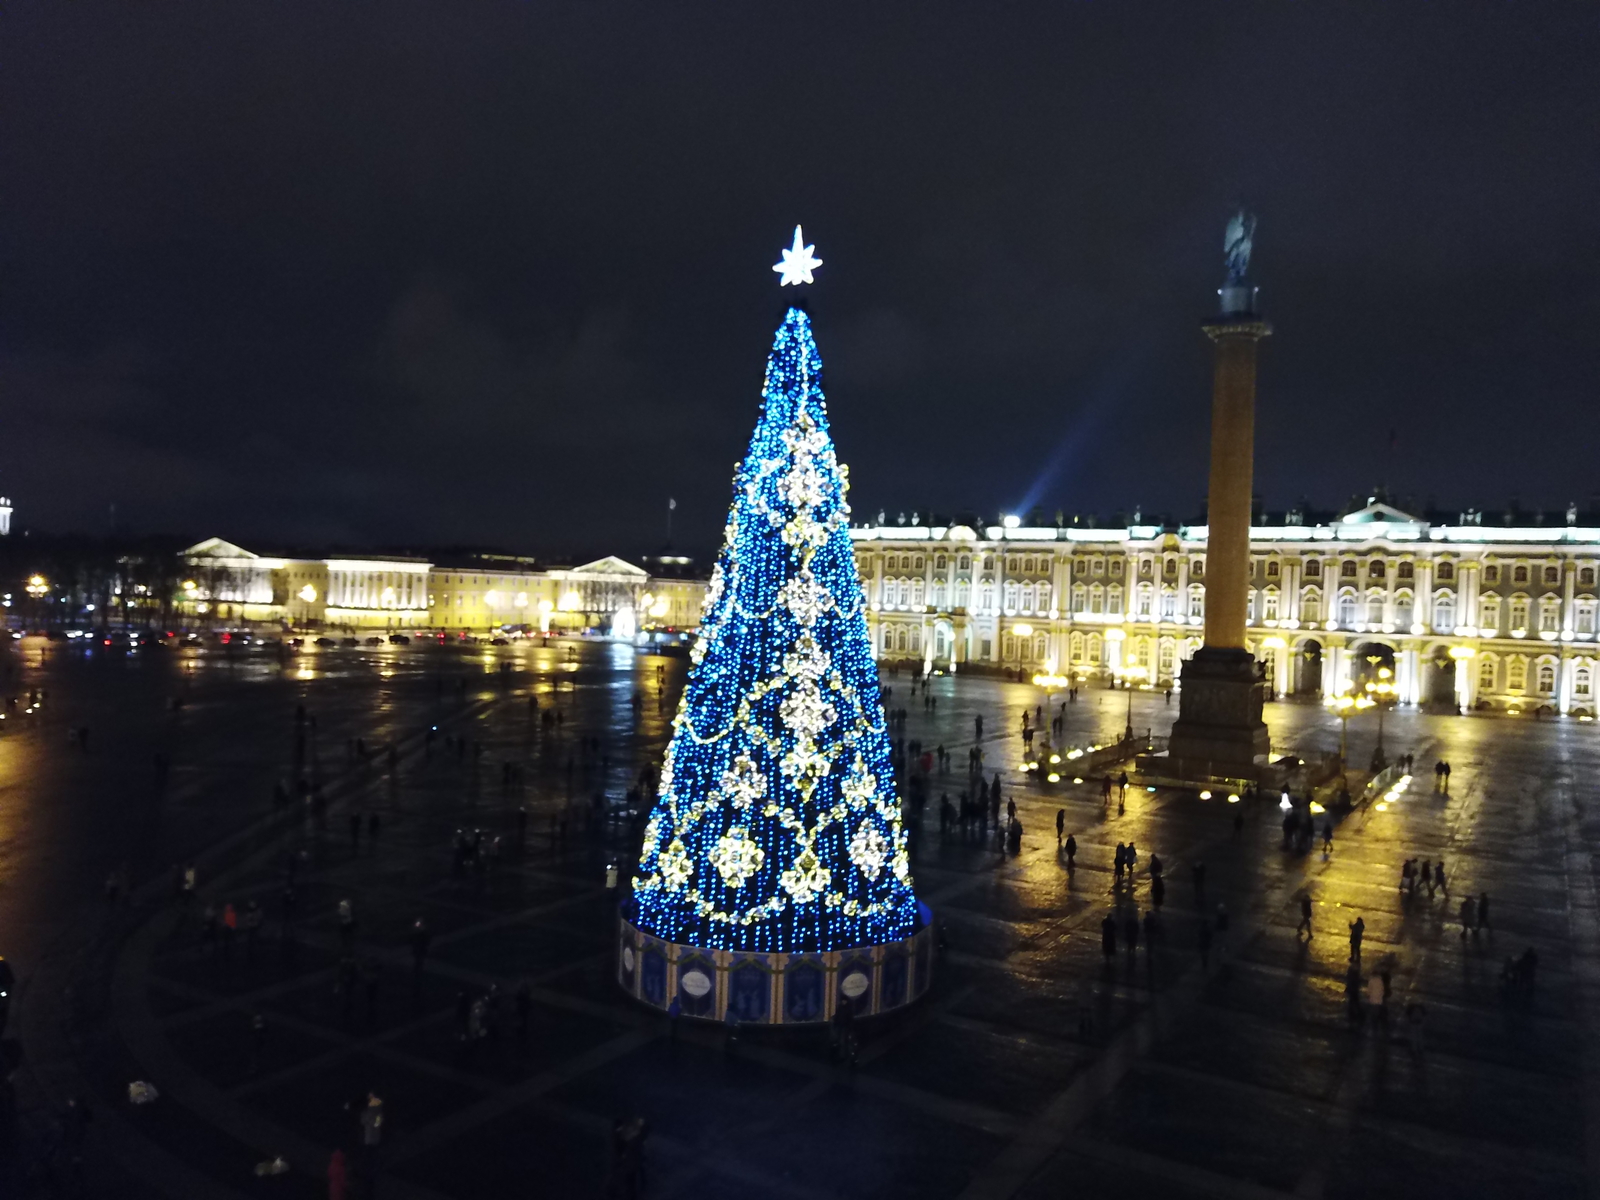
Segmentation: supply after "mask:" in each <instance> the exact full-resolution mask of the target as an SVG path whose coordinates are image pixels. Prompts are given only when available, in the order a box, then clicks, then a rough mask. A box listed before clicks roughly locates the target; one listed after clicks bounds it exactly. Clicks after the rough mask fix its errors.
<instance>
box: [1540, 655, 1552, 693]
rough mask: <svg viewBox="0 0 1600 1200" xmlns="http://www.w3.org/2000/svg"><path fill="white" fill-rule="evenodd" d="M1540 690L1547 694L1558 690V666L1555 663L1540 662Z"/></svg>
mask: <svg viewBox="0 0 1600 1200" xmlns="http://www.w3.org/2000/svg"><path fill="white" fill-rule="evenodd" d="M1539 690H1540V691H1541V692H1543V693H1544V694H1545V695H1546V696H1549V695H1553V694H1554V692H1555V690H1556V668H1555V664H1554V663H1540V664H1539Z"/></svg>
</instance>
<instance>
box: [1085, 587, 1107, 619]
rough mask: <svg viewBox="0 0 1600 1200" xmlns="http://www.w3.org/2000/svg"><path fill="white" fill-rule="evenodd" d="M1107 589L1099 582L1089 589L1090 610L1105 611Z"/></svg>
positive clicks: (1093, 611) (1094, 611)
mask: <svg viewBox="0 0 1600 1200" xmlns="http://www.w3.org/2000/svg"><path fill="white" fill-rule="evenodd" d="M1105 610H1106V590H1105V588H1103V587H1101V586H1100V585H1099V584H1098V583H1097V584H1095V585H1094V586H1093V587H1092V588H1090V589H1089V611H1090V612H1092V613H1100V612H1105Z"/></svg>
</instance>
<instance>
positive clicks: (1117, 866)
mask: <svg viewBox="0 0 1600 1200" xmlns="http://www.w3.org/2000/svg"><path fill="white" fill-rule="evenodd" d="M1127 863H1128V848H1127V847H1126V846H1124V845H1123V844H1122V843H1121V842H1118V843H1117V852H1116V855H1115V856H1114V857H1113V858H1112V860H1111V866H1112V870H1113V872H1115V874H1116V880H1117V883H1119V884H1120V883H1121V882H1122V868H1123V867H1125V866H1126V865H1127Z"/></svg>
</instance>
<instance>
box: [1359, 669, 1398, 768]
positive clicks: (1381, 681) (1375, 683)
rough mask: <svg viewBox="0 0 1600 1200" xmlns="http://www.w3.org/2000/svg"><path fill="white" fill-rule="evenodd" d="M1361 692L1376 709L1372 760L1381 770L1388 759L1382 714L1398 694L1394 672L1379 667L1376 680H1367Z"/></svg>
mask: <svg viewBox="0 0 1600 1200" xmlns="http://www.w3.org/2000/svg"><path fill="white" fill-rule="evenodd" d="M1362 690H1363V691H1365V692H1366V693H1367V697H1368V699H1370V700H1371V701H1372V703H1373V704H1375V705H1377V707H1378V748H1377V749H1376V750H1375V751H1374V752H1373V758H1374V760H1375V765H1376V766H1377V768H1378V769H1379V770H1382V769H1383V767H1384V766H1385V765H1387V763H1388V757H1387V756H1386V755H1385V754H1384V752H1383V713H1384V710H1385V709H1386V708H1388V706H1389V705H1390V704H1391V703H1393V702H1394V698H1395V696H1396V695H1398V694H1399V689H1398V688H1396V687H1395V686H1394V672H1393V671H1391V670H1390V669H1389V668H1388V667H1379V668H1378V678H1377V679H1375V680H1368V681H1367V684H1366V686H1365V687H1364V688H1363V689H1362Z"/></svg>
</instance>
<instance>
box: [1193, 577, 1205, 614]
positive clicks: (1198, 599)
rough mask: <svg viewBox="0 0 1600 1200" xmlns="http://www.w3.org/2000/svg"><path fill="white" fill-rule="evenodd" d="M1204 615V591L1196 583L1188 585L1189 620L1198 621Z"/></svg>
mask: <svg viewBox="0 0 1600 1200" xmlns="http://www.w3.org/2000/svg"><path fill="white" fill-rule="evenodd" d="M1205 615H1206V589H1205V588H1203V587H1201V586H1200V585H1199V584H1198V583H1192V584H1190V585H1189V619H1190V620H1191V621H1198V620H1200V619H1201V618H1202V617H1204V616H1205Z"/></svg>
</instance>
